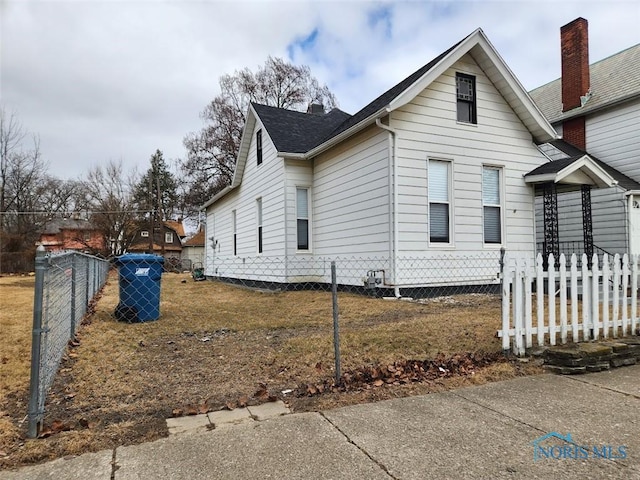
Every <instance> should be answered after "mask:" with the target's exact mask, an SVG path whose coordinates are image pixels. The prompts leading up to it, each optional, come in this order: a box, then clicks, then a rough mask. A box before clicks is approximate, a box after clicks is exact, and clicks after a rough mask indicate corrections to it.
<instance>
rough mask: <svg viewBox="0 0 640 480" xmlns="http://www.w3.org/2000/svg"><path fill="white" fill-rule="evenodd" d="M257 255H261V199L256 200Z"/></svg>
mask: <svg viewBox="0 0 640 480" xmlns="http://www.w3.org/2000/svg"><path fill="white" fill-rule="evenodd" d="M256 224H257V239H258V253H262V198H258V199H257V200H256Z"/></svg>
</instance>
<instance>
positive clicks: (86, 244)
mask: <svg viewBox="0 0 640 480" xmlns="http://www.w3.org/2000/svg"><path fill="white" fill-rule="evenodd" d="M37 244H38V245H42V246H43V247H44V248H45V249H46V250H47V251H48V252H58V251H65V250H76V251H80V252H85V253H92V254H95V253H104V252H105V250H106V242H105V236H104V232H102V231H101V230H99V229H98V228H96V227H95V226H94V225H93V224H92V223H91V222H90V221H89V220H84V219H81V218H79V217H74V218H65V219H56V220H50V221H49V222H47V223H46V224H45V226H44V228H43V230H42V233H41V234H40V239H39V241H38V242H37Z"/></svg>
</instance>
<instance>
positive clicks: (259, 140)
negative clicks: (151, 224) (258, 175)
mask: <svg viewBox="0 0 640 480" xmlns="http://www.w3.org/2000/svg"><path fill="white" fill-rule="evenodd" d="M256 157H257V159H258V160H257V162H258V165H262V130H258V133H256Z"/></svg>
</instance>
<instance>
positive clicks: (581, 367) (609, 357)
mask: <svg viewBox="0 0 640 480" xmlns="http://www.w3.org/2000/svg"><path fill="white" fill-rule="evenodd" d="M542 357H543V359H544V365H543V366H544V368H545V369H546V370H548V371H550V372H553V373H560V374H562V375H575V374H580V373H587V372H600V371H603V370H609V369H610V368H616V367H624V366H627V365H635V364H636V363H640V337H635V336H634V337H625V338H616V339H614V340H608V341H599V342H589V343H576V344H572V345H562V346H554V347H549V348H547V349H546V350H545V351H544V353H543V354H542Z"/></svg>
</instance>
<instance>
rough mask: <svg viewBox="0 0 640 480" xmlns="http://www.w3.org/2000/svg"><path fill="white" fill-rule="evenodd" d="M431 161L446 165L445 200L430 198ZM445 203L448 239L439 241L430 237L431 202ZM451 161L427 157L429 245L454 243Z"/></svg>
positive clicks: (439, 245) (450, 245) (443, 245)
mask: <svg viewBox="0 0 640 480" xmlns="http://www.w3.org/2000/svg"><path fill="white" fill-rule="evenodd" d="M432 162H438V163H443V164H446V165H447V201H446V202H443V201H439V200H432V198H431V191H430V190H431V189H430V188H429V178H430V173H431V165H432ZM432 203H433V204H446V205H448V207H449V208H448V222H449V241H448V242H439V241H434V240H432V239H431V204H432ZM453 212H454V208H453V161H452V160H449V159H443V158H429V159H428V160H427V220H428V221H427V225H428V238H429V246H433V247H452V246H453V245H454V239H453V232H454V228H453V227H454V219H453Z"/></svg>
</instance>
